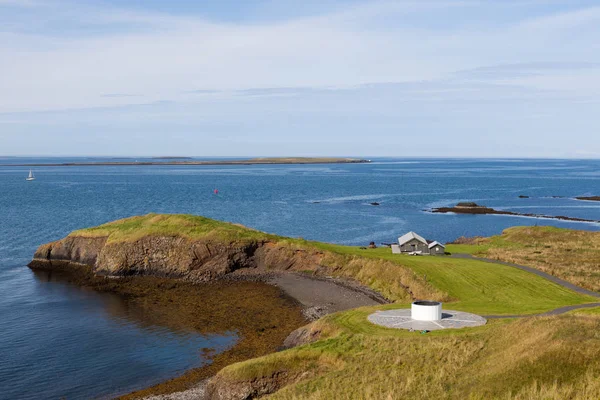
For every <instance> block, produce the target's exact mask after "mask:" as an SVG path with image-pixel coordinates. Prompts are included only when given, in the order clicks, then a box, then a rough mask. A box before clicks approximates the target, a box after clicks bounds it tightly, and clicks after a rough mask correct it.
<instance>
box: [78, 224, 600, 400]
mask: <svg viewBox="0 0 600 400" xmlns="http://www.w3.org/2000/svg"><path fill="white" fill-rule="evenodd" d="M522 229H527V228H518V229H515V230H508V231H507V232H508V233H505V234H504V235H502V236H501V237H494V238H491V239H487V240H480V241H478V242H477V244H475V245H460V246H450V249H451V251H457V250H458V249H460V250H461V251H463V252H471V253H477V254H485V255H487V256H490V254H494V255H499V254H503V255H504V257H516V258H518V257H519V254H523V256H527V255H529V256H530V257H531V254H535V255H536V256H539V257H537V258H536V259H537V260H538V262H540V263H542V264H544V265H551V264H553V263H556V264H557V265H561V263H559V262H558V261H559V260H558V261H557V260H554V259H552V258H553V257H554V256H557V255H560V254H562V253H561V252H569V251H567V250H565V249H564V248H563V246H562V245H560V244H556V243H551V240H550V239H548V238H547V235H554V234H556V235H559V236H553V238H554V239H553V240H555V241H557V240H559V239H560V238H561V237H563V236H564V235H565V232H563V231H560V230H559V231H558V233H557V232H555V231H553V230H548V231H547V232H544V231H542V232H541V233H540V232H537V231H534V232H533V234H532V233H530V232H527V231H525V232H523V231H521V230H522ZM530 229H532V228H530ZM567 232H568V231H567ZM72 235H79V236H108V241H109V242H110V243H113V244H114V243H119V242H120V241H125V242H129V241H135V240H138V239H140V238H142V237H144V236H148V235H161V236H164V235H168V236H180V237H185V238H189V239H191V240H196V239H207V238H209V239H211V240H213V239H214V240H223V241H228V242H240V241H263V242H264V241H268V242H269V243H270V244H272V245H275V246H277V247H278V248H281V249H283V251H284V253H282V254H288V253H285V251H289V252H290V253H289V254H293V253H294V252H297V251H307V252H311V253H312V254H318V255H319V257H320V258H319V259H320V263H321V265H322V266H324V267H326V270H327V273H328V274H330V275H334V276H340V277H349V278H353V279H356V280H358V281H360V282H362V283H363V284H365V285H367V286H369V287H371V288H373V289H375V290H377V291H379V292H381V293H383V294H384V295H386V296H387V297H388V298H391V299H393V300H395V301H396V302H397V303H396V304H391V305H386V306H380V307H371V308H362V309H357V310H350V311H346V312H342V313H338V314H333V315H329V316H327V317H325V318H323V319H321V320H319V321H316V322H315V323H313V324H312V326H311V329H312V330H313V331H315V332H319V335H320V340H318V341H317V342H315V343H312V344H310V345H305V346H301V347H298V348H294V349H290V350H286V351H283V352H278V353H274V354H270V355H267V356H264V357H261V358H257V359H253V360H249V361H245V362H242V363H237V364H233V365H230V366H229V367H226V368H225V369H223V370H222V371H221V372H219V374H218V377H219V379H221V380H222V381H225V382H232V384H235V383H236V382H244V381H253V382H257V381H261V380H268V379H271V378H272V377H273V376H277V377H280V379H281V380H282V382H281V386H282V387H283V389H281V390H279V391H278V392H276V393H274V394H273V395H271V396H270V398H273V399H331V398H336V399H363V398H365V399H396V398H416V399H425V398H436V399H437V398H449V399H490V398H505V399H506V398H516V399H537V398H545V399H564V398H570V399H589V398H600V358H599V357H598V356H597V355H598V354H600V333H599V332H600V313H599V311H598V310H599V309H598V308H596V309H588V310H585V311H578V312H573V313H570V314H567V315H562V316H558V317H551V318H549V317H546V318H531V319H512V320H492V321H490V322H489V323H488V324H487V325H485V326H482V327H477V328H468V329H460V330H444V331H435V332H431V333H429V334H427V335H422V334H420V333H418V332H408V331H404V330H397V329H389V328H384V327H379V326H375V325H373V324H371V323H369V322H368V321H367V316H368V315H369V314H370V313H372V312H373V311H375V310H376V309H388V308H397V307H407V306H408V304H409V302H410V300H411V298H432V299H438V300H443V301H445V302H446V303H447V304H446V306H445V307H446V308H447V309H456V310H464V311H469V312H475V313H478V314H530V313H538V312H543V311H548V310H551V309H554V308H557V307H560V306H564V305H571V304H581V303H586V302H593V301H597V299H595V298H592V297H587V296H582V295H579V294H577V293H574V292H571V291H569V290H566V289H564V288H562V287H561V286H558V285H556V284H553V283H551V282H548V281H547V280H545V279H543V278H541V277H538V276H536V275H534V274H531V273H528V272H525V271H522V270H519V269H516V268H512V267H508V266H502V265H497V264H491V263H486V262H481V261H476V260H465V259H455V258H449V257H411V256H404V255H394V254H392V253H391V250H390V249H389V248H381V249H360V248H358V247H349V246H340V245H334V244H326V243H317V242H309V241H305V240H301V239H291V238H283V237H278V236H275V235H270V234H266V233H263V232H259V231H255V230H251V229H247V228H244V227H242V226H238V225H233V224H228V223H223V222H219V221H214V220H211V219H207V218H203V217H196V216H189V215H158V214H149V215H146V216H142V217H133V218H128V219H124V220H120V221H116V222H114V223H110V224H105V225H101V226H99V227H96V228H90V229H84V230H80V231H77V232H74V233H73V234H72ZM595 238H596V237H595V236H594V235H590V236H589V237H587V236H586V235H583V234H582V236H581V237H580V238H579V239H578V240H575V239H573V240H574V241H573V242H572V243H571V246H582V247H583V248H586V249H587V248H595V247H594V246H595V240H596V239H595ZM590 243H592V244H590ZM584 244H585V245H586V246H587V247H585V246H584ZM526 249H528V251H527V252H525V250H526ZM532 249H533V250H535V251H540V252H539V253H533V252H532V251H531V250H532ZM538 249H539V250H538ZM594 251H595V250H593V251H589V252H588V251H587V250H586V251H585V252H586V254H587V255H588V256H589V257H591V260H588V259H587V258H585V257H583V256H581V257H579V258H578V259H579V260H580V264H581V265H587V266H588V267H587V268H582V271H587V270H588V269H590V268H591V266H592V265H593V263H594V260H597V259H596V258H595V257H596V255H595V254H596V253H595V252H594ZM495 252H496V253H495ZM521 252H523V253H521ZM513 253H514V254H513ZM509 261H515V262H516V261H517V260H513V259H511V260H509ZM526 265H530V264H526ZM300 268H302V266H300ZM305 272H306V273H316V270H314V269H313V270H307V271H305ZM408 291H410V293H409V292H408Z"/></svg>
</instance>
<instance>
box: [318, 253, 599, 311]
mask: <svg viewBox="0 0 600 400" xmlns="http://www.w3.org/2000/svg"><path fill="white" fill-rule="evenodd" d="M314 245H315V246H317V247H319V248H321V249H323V250H327V251H331V252H334V253H340V254H347V255H353V256H356V257H364V258H370V259H377V260H387V261H390V262H392V263H395V264H397V265H399V266H400V265H401V266H402V267H403V268H409V269H410V270H411V271H413V272H415V273H416V274H417V276H419V277H421V278H423V279H425V280H426V281H427V282H428V283H430V284H431V285H433V286H434V287H436V288H437V289H438V290H440V291H442V292H445V293H448V295H449V298H450V299H453V300H454V301H453V302H452V304H451V307H452V308H453V309H455V310H459V311H469V312H474V313H478V314H531V313H539V312H543V311H548V310H551V309H554V308H557V307H560V306H563V305H567V304H581V303H587V302H593V301H595V300H596V299H594V298H592V297H588V296H582V295H579V294H577V293H574V292H572V291H570V290H567V289H564V288H563V287H561V286H558V285H556V284H554V283H552V282H549V281H547V280H546V279H543V278H540V277H538V276H535V275H533V274H530V273H528V272H525V271H521V270H519V269H516V268H512V267H508V266H503V265H498V264H491V263H486V262H482V261H477V260H465V259H456V258H450V257H437V256H436V257H413V256H407V255H398V254H392V253H391V251H390V249H389V248H379V249H360V248H358V247H349V246H338V245H332V244H323V243H315V244H314ZM448 307H450V305H448Z"/></svg>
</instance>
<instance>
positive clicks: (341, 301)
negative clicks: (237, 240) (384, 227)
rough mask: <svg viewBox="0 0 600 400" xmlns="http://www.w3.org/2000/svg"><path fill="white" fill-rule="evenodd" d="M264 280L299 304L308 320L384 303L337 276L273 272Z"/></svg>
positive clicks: (362, 288) (380, 298)
mask: <svg viewBox="0 0 600 400" xmlns="http://www.w3.org/2000/svg"><path fill="white" fill-rule="evenodd" d="M268 282H269V283H270V284H272V285H275V286H277V287H279V288H280V289H281V290H283V291H284V292H285V293H287V295H289V296H291V297H293V298H294V299H296V300H297V301H298V302H299V303H300V304H302V305H303V306H304V313H305V315H306V317H307V318H308V319H310V320H316V319H319V318H321V317H322V316H324V315H327V314H331V313H334V312H338V311H343V310H349V309H351V308H357V307H362V306H375V305H378V304H385V303H388V301H387V300H385V299H384V298H383V297H382V296H381V295H379V294H378V293H376V292H374V291H371V290H369V289H367V288H364V287H362V286H358V285H356V284H353V283H350V282H346V281H341V280H338V279H328V278H316V277H311V276H306V275H302V274H292V273H282V274H278V275H274V276H273V277H272V278H271V279H269V281H268Z"/></svg>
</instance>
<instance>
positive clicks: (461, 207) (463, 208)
mask: <svg viewBox="0 0 600 400" xmlns="http://www.w3.org/2000/svg"><path fill="white" fill-rule="evenodd" d="M429 211H430V212H432V213H455V214H493V215H510V216H516V217H531V218H541V219H557V220H561V221H575V222H595V223H600V221H597V220H590V219H583V218H577V217H568V216H564V215H556V216H554V215H544V214H531V213H518V212H513V211H504V210H496V209H493V208H490V207H485V206H480V205H479V204H477V203H472V202H466V203H458V204H457V205H456V206H454V207H439V208H433V209H431V210H429Z"/></svg>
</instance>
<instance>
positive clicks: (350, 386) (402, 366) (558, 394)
mask: <svg viewBox="0 0 600 400" xmlns="http://www.w3.org/2000/svg"><path fill="white" fill-rule="evenodd" d="M372 311H373V309H372V308H371V309H359V310H352V311H348V312H344V313H341V314H336V315H331V316H328V317H325V318H324V319H322V320H320V321H317V322H316V323H315V324H314V329H318V330H322V331H324V332H326V334H325V335H324V336H325V337H324V338H322V339H321V340H320V341H318V342H315V343H313V344H310V345H305V346H302V347H299V348H295V349H290V350H287V351H284V352H281V353H275V354H271V355H268V356H266V357H262V358H259V359H254V360H250V361H246V362H244V363H239V364H234V365H232V366H229V367H227V368H225V369H224V370H222V371H221V372H220V373H219V375H220V377H221V378H222V379H224V380H229V381H243V380H248V379H253V378H256V377H264V376H272V375H273V374H274V373H276V372H282V371H289V372H293V371H302V373H303V375H302V378H301V379H299V380H298V381H297V382H294V383H292V384H290V385H288V386H286V387H284V388H283V389H281V390H279V391H278V392H276V393H274V394H273V395H271V396H268V398H269V399H285V400H288V399H333V398H335V399H398V398H413V399H556V400H558V399H566V398H568V399H581V400H583V399H592V398H600V379H599V378H600V358H598V357H597V354H598V353H599V352H600V334H599V331H598V327H599V326H600V315H592V314H590V315H587V316H577V315H565V316H559V317H551V318H533V319H521V320H503V321H493V322H491V323H489V324H488V325H486V326H482V327H478V328H471V329H466V330H445V331H437V332H432V333H431V334H427V335H422V334H420V333H416V332H408V331H402V330H395V329H387V328H379V327H374V326H373V325H371V324H369V323H368V322H366V321H365V318H364V317H365V316H366V315H368V314H369V313H370V312H372ZM291 375H294V374H293V373H292V374H291Z"/></svg>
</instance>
